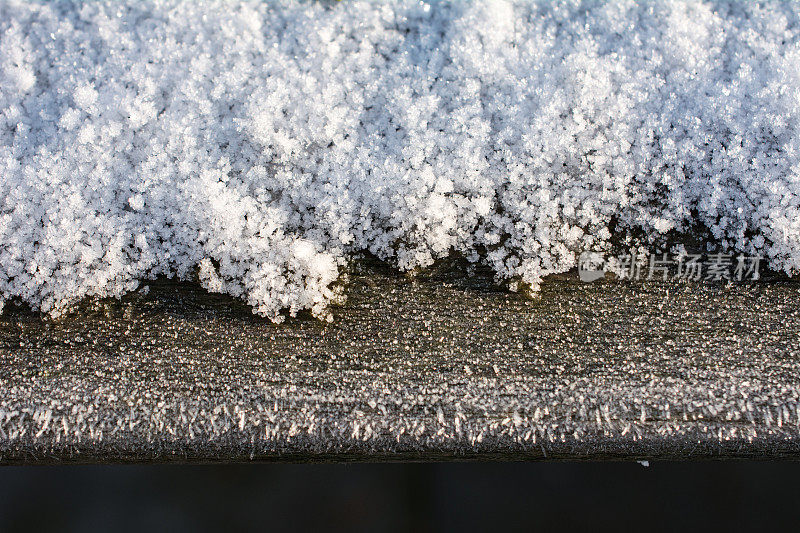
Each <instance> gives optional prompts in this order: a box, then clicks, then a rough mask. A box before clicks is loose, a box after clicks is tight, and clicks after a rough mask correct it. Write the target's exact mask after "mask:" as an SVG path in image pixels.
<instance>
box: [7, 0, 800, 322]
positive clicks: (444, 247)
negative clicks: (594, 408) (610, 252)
mask: <svg viewBox="0 0 800 533" xmlns="http://www.w3.org/2000/svg"><path fill="white" fill-rule="evenodd" d="M799 19H800V6H798V4H796V3H784V2H777V1H774V2H761V3H759V4H758V5H757V4H755V3H751V2H735V1H732V2H705V3H703V2H695V1H669V2H667V1H664V2H657V3H640V4H636V3H634V2H626V1H622V0H612V1H609V2H557V3H556V2H551V1H550V0H543V1H539V2H533V1H531V2H505V1H491V2H490V1H480V2H469V3H467V2H453V3H441V4H439V3H436V4H432V5H430V4H425V3H422V2H418V1H415V2H412V1H395V2H374V3H373V2H357V1H352V0H346V1H344V2H339V3H328V2H316V3H315V2H309V3H305V2H303V3H300V2H242V1H237V2H232V1H229V2H194V1H189V0H185V1H169V2H151V1H141V0H124V1H120V0H108V1H103V2H101V1H95V0H92V1H86V2H52V3H51V2H43V1H19V2H18V1H14V0H0V35H1V37H0V111H1V112H0V302H2V301H8V300H9V299H17V300H21V301H25V302H28V303H29V304H31V305H32V306H33V307H35V308H40V309H42V310H43V311H46V312H50V313H55V314H58V313H59V312H61V311H63V309H65V308H66V306H68V305H70V304H72V303H74V302H76V301H77V300H78V299H80V298H82V297H84V296H86V295H98V296H106V295H116V296H118V295H121V294H123V293H124V292H126V291H130V290H133V289H135V288H136V287H137V285H138V280H141V279H144V278H151V277H154V276H157V275H169V276H178V277H181V278H187V277H193V276H199V279H200V280H201V281H202V283H203V284H204V286H205V287H206V288H208V289H209V290H213V291H223V292H227V293H230V294H233V295H236V296H241V297H243V298H245V299H246V300H247V301H248V302H249V303H250V304H251V305H252V306H253V308H254V310H255V312H257V313H259V314H262V315H265V316H268V317H270V318H272V319H279V318H280V314H279V313H280V311H281V310H283V309H288V310H289V311H290V312H291V313H295V312H296V311H298V310H301V309H311V310H313V311H314V312H315V313H317V314H320V313H324V311H325V304H326V302H328V301H329V300H330V299H331V298H332V297H333V296H334V292H333V290H332V289H331V284H332V283H333V282H334V281H335V280H336V278H337V275H338V270H339V268H340V267H341V265H342V263H343V260H344V258H345V257H347V254H349V253H352V252H353V251H359V250H368V251H370V252H372V253H374V254H376V255H378V256H379V257H382V258H386V259H391V260H393V261H394V262H395V263H396V264H397V265H398V266H399V267H400V268H402V269H411V268H414V267H418V266H426V265H429V264H431V263H432V261H433V260H434V259H435V258H437V257H442V256H444V255H446V254H448V253H450V252H453V251H455V252H458V253H461V254H463V255H465V256H466V257H468V258H469V259H470V260H472V261H478V260H482V261H485V262H486V263H487V264H489V265H490V266H491V267H492V268H493V269H494V270H495V271H496V272H497V274H498V276H499V277H501V278H517V279H521V280H522V281H524V282H527V283H529V284H531V285H533V286H536V285H537V284H538V283H539V281H540V280H541V278H542V276H544V275H546V274H549V273H553V272H560V271H565V270H568V269H570V268H571V267H572V266H573V265H574V264H575V260H576V255H577V254H578V253H580V252H581V251H583V250H595V251H597V250H603V249H604V248H606V247H607V246H608V242H609V238H610V236H611V232H610V228H609V226H610V224H611V223H612V221H613V222H614V223H615V224H617V226H616V227H619V228H632V229H636V230H640V231H643V232H644V234H645V235H648V236H650V237H657V236H659V235H661V234H664V233H666V232H669V231H676V232H680V231H686V230H688V229H689V228H691V227H694V226H696V225H703V226H706V227H707V228H709V229H710V231H711V232H712V234H713V235H714V236H715V238H717V239H718V240H719V243H720V244H721V245H722V246H724V247H726V248H729V249H733V250H738V251H741V252H745V253H753V254H755V253H760V254H763V255H765V256H766V257H767V258H768V259H769V264H770V266H771V267H772V268H776V269H782V270H784V271H786V272H787V273H790V274H791V273H794V272H796V271H797V270H798V269H799V268H800V216H798V214H799V213H798V203H799V199H800V195H798V192H800V128H799V123H798V118H800V108H799V107H798V104H799V103H800V26H799V25H798V21H799Z"/></svg>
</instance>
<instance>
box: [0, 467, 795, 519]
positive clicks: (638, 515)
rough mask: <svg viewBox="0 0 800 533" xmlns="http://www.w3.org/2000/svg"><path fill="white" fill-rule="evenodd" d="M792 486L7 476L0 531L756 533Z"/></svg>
mask: <svg viewBox="0 0 800 533" xmlns="http://www.w3.org/2000/svg"><path fill="white" fill-rule="evenodd" d="M798 483H800V463H794V462H770V463H766V462H751V461H733V462H714V461H708V462H701V463H688V462H687V463H657V462H656V463H650V467H647V468H645V467H643V466H641V465H639V464H638V463H635V462H630V463H442V464H410V463H403V464H321V465H309V464H295V465H292V464H251V465H232V466H209V465H197V466H187V465H153V466H143V465H130V466H125V465H120V466H30V467H19V466H15V467H0V531H22V530H34V531H36V530H39V531H41V530H43V529H54V530H58V531H97V530H101V531H148V530H156V531H161V530H169V531H198V530H199V531H239V530H244V529H256V530H262V531H263V530H269V531H303V530H312V531H318V530H325V531H331V530H333V531H462V530H485V531H498V530H500V531H530V530H544V531H547V530H552V529H555V528H558V529H560V530H564V529H566V530H575V529H577V530H606V529H610V530H612V531H626V530H637V531H686V530H690V531H693V530H697V529H702V530H706V531H720V530H769V529H771V528H773V527H775V526H777V525H778V524H784V525H792V524H796V523H797V514H798V496H800V490H798V488H797V487H798ZM795 527H796V526H793V527H791V529H795Z"/></svg>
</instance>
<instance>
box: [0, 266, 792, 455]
mask: <svg viewBox="0 0 800 533" xmlns="http://www.w3.org/2000/svg"><path fill="white" fill-rule="evenodd" d="M149 287H150V291H149V293H148V294H147V295H144V294H142V292H141V291H140V292H139V293H136V294H131V295H129V296H127V297H125V298H123V299H122V300H120V301H117V300H111V301H101V302H93V303H88V304H86V305H83V306H82V307H81V308H80V309H79V310H78V311H76V312H74V313H72V314H70V315H69V316H67V317H64V318H62V319H59V320H43V319H42V318H41V317H40V316H39V315H37V314H35V313H31V312H30V311H25V310H22V309H13V308H12V309H10V310H9V311H7V312H6V314H5V315H3V316H2V317H1V318H0V390H2V394H0V461H2V462H6V463H9V462H67V461H79V462H84V461H103V462H107V461H111V462H116V461H173V460H179V461H240V460H251V459H255V460H311V461H325V460H358V461H369V460H420V459H448V458H458V459H465V458H479V459H503V458H536V459H539V458H548V459H552V458H557V459H561V458H569V459H583V458H630V459H633V458H647V457H662V458H663V457H669V458H690V457H719V456H736V457H746V456H771V457H776V456H781V457H785V456H789V457H797V454H798V452H799V451H800V447H799V446H798V443H799V442H800V430H799V429H798V423H799V422H800V419H799V418H798V415H799V414H800V413H799V411H798V410H799V409H800V398H799V396H800V372H799V371H800V349H798V342H797V341H798V335H799V333H798V332H800V283H797V282H794V281H787V280H770V281H762V282H757V283H750V284H730V285H727V286H725V285H720V284H710V283H696V284H676V283H655V282H641V283H635V284H634V283H630V282H621V281H611V280H606V281H600V282H595V283H593V284H585V283H581V282H580V281H578V280H577V279H576V277H574V276H559V277H556V278H553V279H550V280H548V281H547V282H546V283H545V284H544V285H543V287H542V292H541V294H540V295H539V297H537V298H535V299H528V298H525V297H522V296H520V295H516V294H512V293H508V292H506V291H503V290H502V289H500V288H498V287H496V286H495V285H494V284H493V283H492V280H491V277H490V275H489V274H488V273H485V272H478V273H476V274H475V275H473V276H471V277H466V276H465V275H464V269H463V265H456V266H455V267H452V268H441V269H438V270H434V271H432V272H428V273H426V274H425V275H424V276H421V277H418V278H415V279H412V278H409V277H407V276H403V275H400V274H396V273H394V272H393V271H392V270H391V269H388V268H386V267H385V266H383V265H381V264H379V263H377V262H365V263H360V264H359V265H358V266H357V267H356V268H355V269H354V271H353V272H352V273H351V275H350V281H349V283H348V285H347V294H348V299H347V302H346V303H345V304H344V305H342V306H340V307H337V308H335V309H334V316H335V319H334V321H333V322H332V323H325V322H321V321H318V320H316V319H312V318H310V317H307V316H301V317H299V318H295V319H289V320H287V321H286V322H285V323H284V324H280V325H275V324H271V323H269V322H268V321H266V320H264V319H261V318H259V317H256V316H254V315H252V314H251V313H250V311H249V309H248V308H247V307H246V306H245V305H243V304H242V303H241V302H238V301H236V300H233V299H231V298H229V297H225V296H220V295H211V294H208V293H206V292H204V291H203V290H202V289H200V288H199V287H197V286H195V285H192V284H188V283H177V282H172V281H166V280H160V281H155V282H152V283H150V284H149Z"/></svg>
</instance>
